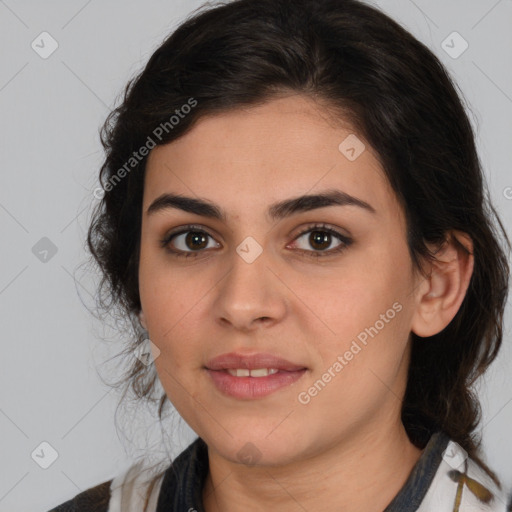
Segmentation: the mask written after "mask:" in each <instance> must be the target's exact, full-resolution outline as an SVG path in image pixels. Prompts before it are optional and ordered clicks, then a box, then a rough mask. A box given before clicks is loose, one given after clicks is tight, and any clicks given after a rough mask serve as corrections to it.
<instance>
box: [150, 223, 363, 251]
mask: <svg viewBox="0 0 512 512" xmlns="http://www.w3.org/2000/svg"><path fill="white" fill-rule="evenodd" d="M311 231H320V232H325V233H329V234H331V235H333V236H334V237H336V238H337V239H338V240H339V241H340V242H342V243H341V244H340V245H339V246H338V247H336V248H335V249H331V250H329V251H307V250H305V249H296V250H298V251H299V252H301V253H303V254H305V255H307V256H310V257H312V258H321V257H325V256H332V255H333V254H338V253H341V252H343V251H344V250H345V249H347V248H348V247H349V246H350V245H351V244H352V242H353V241H352V240H351V239H350V238H348V237H347V236H345V235H342V234H341V233H340V232H338V231H336V230H335V229H333V228H330V227H328V226H326V225H325V224H313V225H311V226H308V227H306V228H305V229H304V230H303V231H301V232H300V233H299V234H298V235H297V236H296V237H295V238H294V241H295V240H297V239H298V238H300V237H301V236H302V235H305V234H306V233H309V232H311ZM188 232H197V233H204V234H205V235H207V236H209V237H211V238H213V236H212V235H210V234H209V233H208V232H207V231H205V230H204V229H202V228H201V227H200V226H197V225H194V224H189V225H187V226H184V228H183V229H181V230H180V231H177V232H171V233H168V234H167V235H166V236H165V237H164V238H163V239H162V240H160V246H161V247H162V248H164V249H167V251H169V252H170V253H171V254H172V255H173V256H176V257H179V258H190V257H192V258H196V257H197V256H198V255H199V253H200V252H203V250H199V251H181V250H175V249H170V248H169V244H170V242H171V240H172V239H173V238H174V237H176V236H179V235H183V234H184V233H188Z"/></svg>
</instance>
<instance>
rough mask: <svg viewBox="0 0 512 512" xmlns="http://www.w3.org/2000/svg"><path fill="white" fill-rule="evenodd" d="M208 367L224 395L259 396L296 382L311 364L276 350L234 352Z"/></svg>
mask: <svg viewBox="0 0 512 512" xmlns="http://www.w3.org/2000/svg"><path fill="white" fill-rule="evenodd" d="M205 370H206V371H207V373H208V374H209V376H210V378H211V379H212V382H213V384H214V385H215V386H216V387H217V389H218V390H219V391H220V392H221V393H223V394H224V395H227V396H230V397H234V398H238V399H256V398H262V397H264V396H267V395H269V394H271V393H274V392H275V391H277V390H279V389H281V388H283V387H286V386H288V385H290V384H292V383H294V382H296V381H297V380H298V379H300V378H301V377H302V376H303V375H304V374H305V373H306V371H307V370H308V368H306V367H305V366H302V365H300V364H295V363H292V362H290V361H288V360H286V359H284V358H282V357H278V356H274V355H272V354H253V355H243V354H239V353H233V352H232V353H229V354H222V355H220V356H218V357H216V358H214V359H212V360H210V361H208V363H207V364H206V366H205Z"/></svg>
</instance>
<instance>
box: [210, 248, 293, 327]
mask: <svg viewBox="0 0 512 512" xmlns="http://www.w3.org/2000/svg"><path fill="white" fill-rule="evenodd" d="M249 261H250V260H249ZM272 267H274V268H272ZM276 274H277V273H276V270H275V265H272V262H271V261H270V259H269V258H268V257H267V254H266V253H265V251H263V252H262V253H261V254H260V255H259V256H258V258H256V259H255V260H254V261H252V262H250V263H249V262H248V261H246V260H245V259H244V258H243V257H241V256H240V255H239V254H238V253H237V252H236V251H233V257H232V260H231V267H230V270H229V271H228V272H227V274H226V275H225V277H224V278H223V279H222V280H221V282H220V283H219V286H217V287H215V293H216V298H215V301H214V304H213V314H214V315H215V316H216V320H217V321H218V322H219V323H221V324H222V325H223V326H224V327H225V326H227V325H230V326H231V327H233V328H234V329H237V330H240V331H245V332H248V331H251V330H254V329H257V328H258V327H260V326H266V327H270V326H271V325H274V324H275V323H277V322H280V321H281V320H282V319H283V317H284V315H285V314H286V309H287V300H286V290H287V288H286V286H284V285H283V283H282V282H281V280H280V279H279V278H278V277H277V275H276Z"/></svg>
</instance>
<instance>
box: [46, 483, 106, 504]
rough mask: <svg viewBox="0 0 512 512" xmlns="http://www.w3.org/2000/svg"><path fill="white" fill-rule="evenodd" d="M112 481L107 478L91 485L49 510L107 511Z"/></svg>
mask: <svg viewBox="0 0 512 512" xmlns="http://www.w3.org/2000/svg"><path fill="white" fill-rule="evenodd" d="M112 481H113V480H107V481H106V482H102V483H101V484H98V485H96V486H94V487H91V488H89V489H87V490H85V491H83V492H81V493H80V494H77V495H76V496H75V497H74V498H72V499H70V500H69V501H66V502H65V503H62V504H61V505H58V506H57V507H55V508H53V509H52V510H50V511H49V512H107V511H108V506H109V502H110V486H111V484H112Z"/></svg>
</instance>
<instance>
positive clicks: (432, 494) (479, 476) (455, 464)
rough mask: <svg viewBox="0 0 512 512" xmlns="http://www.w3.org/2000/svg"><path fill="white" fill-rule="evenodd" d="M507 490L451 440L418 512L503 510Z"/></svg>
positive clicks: (504, 510)
mask: <svg viewBox="0 0 512 512" xmlns="http://www.w3.org/2000/svg"><path fill="white" fill-rule="evenodd" d="M507 492H508V490H507V489H502V488H501V487H499V486H498V485H497V484H496V483H495V482H494V480H493V479H492V478H491V477H490V475H488V474H487V472H486V471H485V470H484V469H483V468H482V467H481V466H480V465H479V464H478V463H477V462H476V461H475V460H473V459H472V458H470V457H468V454H467V453H466V452H465V450H464V449H463V448H462V447H461V446H460V445H459V444H458V443H456V442H454V441H452V440H450V441H449V442H448V444H447V446H446V449H445V450H444V451H443V453H442V457H441V459H440V461H439V466H438V468H437V471H436V473H435V477H434V479H433V481H432V483H431V485H430V488H429V490H428V492H427V494H426V496H425V498H424V500H423V502H422V504H421V506H420V507H419V508H418V512H428V511H431V510H436V511H438V512H452V511H460V512H506V511H508V510H509V509H508V507H507Z"/></svg>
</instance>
